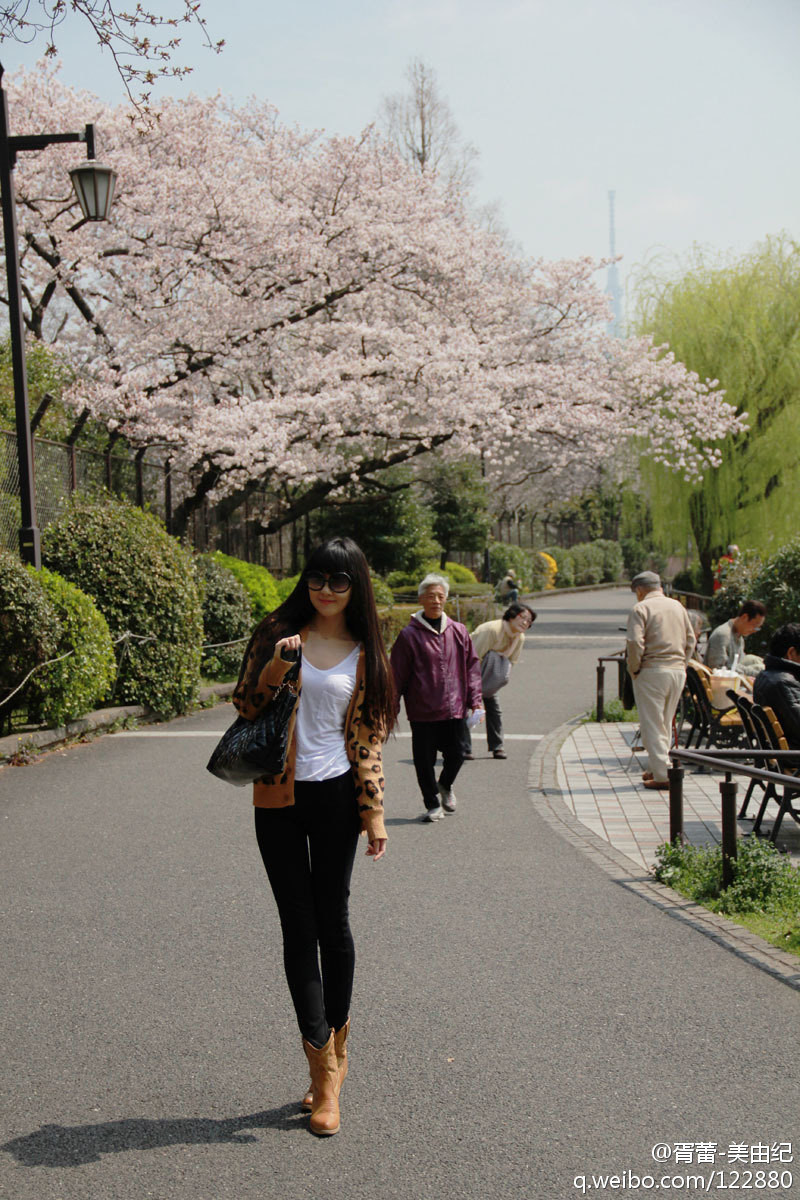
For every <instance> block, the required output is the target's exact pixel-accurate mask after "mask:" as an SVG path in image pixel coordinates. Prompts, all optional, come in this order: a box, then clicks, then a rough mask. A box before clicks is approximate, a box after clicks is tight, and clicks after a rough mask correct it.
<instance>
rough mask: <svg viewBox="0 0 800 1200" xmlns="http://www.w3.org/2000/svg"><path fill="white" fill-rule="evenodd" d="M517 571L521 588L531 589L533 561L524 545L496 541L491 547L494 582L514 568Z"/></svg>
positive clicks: (490, 561) (490, 562)
mask: <svg viewBox="0 0 800 1200" xmlns="http://www.w3.org/2000/svg"><path fill="white" fill-rule="evenodd" d="M512 568H513V570H514V571H516V574H517V579H518V580H519V584H520V590H523V589H524V590H526V591H527V590H529V589H530V587H531V582H532V579H533V563H532V561H531V556H530V554H529V553H528V551H527V550H523V548H522V546H511V545H509V544H508V543H507V542H494V543H493V544H492V545H491V546H490V547H489V573H490V575H491V578H492V580H493V582H494V583H497V582H498V581H499V580H501V579H502V578H503V576H504V575H506V574H507V572H508V571H509V570H510V569H512Z"/></svg>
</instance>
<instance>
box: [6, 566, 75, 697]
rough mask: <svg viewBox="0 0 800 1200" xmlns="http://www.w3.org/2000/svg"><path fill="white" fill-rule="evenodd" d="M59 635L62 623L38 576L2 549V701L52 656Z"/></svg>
mask: <svg viewBox="0 0 800 1200" xmlns="http://www.w3.org/2000/svg"><path fill="white" fill-rule="evenodd" d="M60 636H61V622H60V621H59V619H58V615H57V613H56V610H55V607H54V605H53V603H52V601H51V599H50V597H49V595H48V593H47V591H46V590H45V588H44V587H43V586H42V581H41V578H40V577H39V575H38V574H36V573H35V572H30V571H28V569H27V568H26V567H25V566H24V565H23V564H22V562H21V561H20V559H19V558H18V557H17V555H16V554H11V553H10V552H9V551H8V550H0V701H2V699H3V695H4V694H7V693H8V692H10V691H12V690H13V689H14V688H15V687H16V686H17V685H18V684H20V683H21V682H22V680H23V679H24V678H25V676H26V675H27V674H28V672H29V671H30V670H31V669H32V668H33V667H35V666H37V665H38V664H39V663H43V662H46V661H47V659H49V658H52V657H53V655H54V653H55V649H56V646H57V645H58V640H59V637H60ZM20 696H22V693H20Z"/></svg>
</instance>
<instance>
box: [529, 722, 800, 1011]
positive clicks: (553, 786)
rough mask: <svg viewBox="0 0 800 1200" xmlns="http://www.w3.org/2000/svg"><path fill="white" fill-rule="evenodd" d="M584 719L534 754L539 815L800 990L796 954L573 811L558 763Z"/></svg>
mask: <svg viewBox="0 0 800 1200" xmlns="http://www.w3.org/2000/svg"><path fill="white" fill-rule="evenodd" d="M583 720H584V718H583V716H579V717H574V718H573V719H572V720H571V721H567V722H566V724H564V725H560V726H559V727H558V729H554V730H553V732H552V733H550V734H548V735H547V737H545V738H543V739H542V741H541V742H540V743H539V745H538V746H537V748H536V750H535V751H534V752H533V754H532V755H531V759H530V763H529V768H528V792H529V795H530V798H531V801H532V803H533V806H534V808H535V809H536V811H537V812H538V813H539V815H540V816H542V817H543V818H544V819H545V821H547V823H548V825H550V827H551V828H552V829H554V830H555V831H556V832H557V833H558V834H559V835H560V836H561V837H563V838H564V839H565V840H566V841H568V842H569V843H570V844H571V845H572V846H574V847H575V848H576V849H577V850H579V851H580V852H581V853H582V854H584V855H585V856H586V857H587V858H590V859H591V860H592V862H594V863H595V864H596V865H597V866H599V867H600V868H601V870H603V871H605V873H606V874H607V875H609V876H610V877H611V878H612V879H613V880H614V882H615V883H617V884H619V885H620V887H624V888H625V889H626V890H627V891H629V892H632V893H633V894H634V895H637V896H640V897H641V898H642V899H643V900H646V901H647V902H648V903H649V904H653V905H655V907H656V908H659V909H661V911H662V912H664V913H666V914H667V916H670V917H674V918H675V919H676V920H679V921H683V922H684V923H685V924H686V925H690V926H691V927H692V928H693V929H695V930H697V931H698V933H702V934H703V935H704V936H705V937H708V938H711V940H712V941H714V942H716V943H717V945H719V946H724V947H725V949H726V950H730V951H732V952H733V953H734V954H736V955H737V956H738V957H739V958H743V959H744V960H745V961H746V962H749V963H751V964H752V966H754V967H758V969H759V970H761V971H765V972H766V973H767V974H768V975H771V976H772V977H773V978H774V979H778V980H780V982H781V983H785V984H786V985H787V986H788V987H790V988H793V989H794V990H795V991H797V992H800V962H798V959H797V958H796V957H795V956H794V955H791V954H786V953H785V952H784V951H782V950H780V949H778V947H777V946H773V945H771V944H770V943H769V942H767V941H765V940H764V939H763V938H760V937H759V936H758V934H755V933H752V932H751V931H750V930H749V929H746V928H745V927H744V926H742V925H737V924H736V922H735V921H731V920H730V919H729V918H728V917H723V916H720V915H719V914H718V913H713V912H710V911H709V909H707V908H703V906H702V905H701V904H697V903H695V902H694V901H693V900H687V899H685V898H684V897H683V896H681V895H680V894H679V893H678V892H675V891H673V890H672V888H668V887H666V886H665V885H664V884H662V883H657V882H656V881H655V879H653V878H652V876H650V875H647V874H643V873H642V869H641V867H640V866H638V864H637V863H635V862H634V861H633V859H630V858H628V856H627V855H626V854H623V853H622V852H621V851H620V850H617V849H616V848H615V847H614V846H612V845H611V844H610V842H607V841H605V839H604V838H601V837H600V836H599V835H598V834H596V833H594V831H593V830H591V829H588V828H587V827H586V826H585V825H583V824H582V823H581V822H580V821H579V820H578V819H577V817H576V816H575V815H574V814H573V813H572V812H571V811H570V809H569V808H568V806H567V804H566V803H565V801H564V799H563V796H562V792H561V788H560V787H559V786H558V781H557V774H556V764H557V762H558V755H559V751H560V750H561V747H562V746H563V744H564V742H565V741H566V740H567V738H568V737H569V736H570V734H571V733H572V731H573V729H575V728H576V727H577V726H579V725H581V724H583Z"/></svg>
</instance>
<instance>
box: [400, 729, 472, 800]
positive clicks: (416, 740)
mask: <svg viewBox="0 0 800 1200" xmlns="http://www.w3.org/2000/svg"><path fill="white" fill-rule="evenodd" d="M410 725H411V753H412V755H413V757H414V770H415V771H416V772H417V783H418V784H419V790H420V791H421V792H422V799H423V800H424V801H425V807H426V808H436V806H437V805H438V804H440V803H441V799H440V796H439V790H438V787H437V785H436V771H435V767H436V753H437V751H439V750H440V751H441V753H442V773H441V775H440V776H439V783H441V785H442V787H444V788H451V787H452V786H453V781H454V779H455V777H456V775H457V774H458V772H459V771H460V770H461V764H462V763H463V761H464V734H465V732H466V728H467V723H466V721H465V720H464V718H463V717H461V718H455V719H453V720H451V721H411V722H410Z"/></svg>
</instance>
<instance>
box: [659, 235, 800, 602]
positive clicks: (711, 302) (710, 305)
mask: <svg viewBox="0 0 800 1200" xmlns="http://www.w3.org/2000/svg"><path fill="white" fill-rule="evenodd" d="M638 305H639V311H638V316H637V324H638V328H639V331H640V332H642V333H645V332H647V333H649V334H651V335H652V336H653V338H654V340H655V341H656V342H657V343H664V342H668V343H669V345H670V348H671V349H672V350H673V352H674V353H675V355H676V356H677V357H678V358H679V359H680V360H681V361H682V362H684V363H685V364H686V365H687V366H688V367H689V368H690V369H691V370H693V371H696V372H697V374H698V375H699V376H700V378H701V379H706V378H710V379H717V380H719V382H720V384H721V386H722V387H723V388H724V389H725V399H726V400H727V401H728V402H729V403H731V404H733V405H735V407H736V410H737V413H739V414H744V413H747V425H748V429H747V431H746V432H744V433H739V434H736V435H734V436H729V437H728V438H727V439H726V440H725V442H724V443H723V444H722V463H721V465H720V467H719V469H718V470H716V471H709V472H707V473H706V474H705V476H704V477H703V478H702V479H700V480H699V481H695V482H694V483H689V482H687V481H685V480H681V478H680V477H679V476H676V475H675V474H671V473H669V472H667V471H665V470H664V469H663V468H661V467H659V466H656V465H653V464H652V463H648V464H643V466H642V481H643V485H644V488H645V490H646V492H647V494H648V495H649V499H650V503H651V505H652V515H653V528H654V535H655V538H656V540H657V543H658V544H659V546H660V548H661V549H662V550H663V551H664V552H665V553H672V552H675V551H678V552H681V553H682V552H683V550H684V547H685V546H686V542H687V537H688V536H689V534H690V533H691V535H692V536H693V538H694V541H695V544H696V546H697V551H698V555H699V558H700V562H701V565H702V567H703V571H704V573H705V574H706V577H707V579H708V578H710V574H711V570H712V563H713V560H714V559H715V558H716V557H718V556H719V554H720V553H721V552H722V550H723V549H724V547H725V546H726V545H728V544H729V543H730V542H736V543H738V544H739V545H741V546H748V547H752V548H754V549H759V550H761V551H762V552H763V551H767V550H770V549H773V548H775V547H777V546H778V545H780V544H781V543H783V542H785V541H787V540H788V539H789V538H790V537H791V536H793V535H794V534H795V533H796V530H797V512H796V508H797V504H796V502H797V496H798V494H799V493H800V454H798V446H800V245H798V244H797V243H796V242H794V241H792V240H791V239H790V238H789V237H788V236H786V235H784V236H781V237H774V238H768V239H767V240H766V241H765V242H763V243H761V244H759V245H757V246H756V247H755V248H754V249H753V250H752V251H750V252H749V253H748V254H746V255H744V256H742V257H740V258H738V259H736V260H733V261H725V262H723V261H719V260H716V261H715V260H712V259H711V258H710V257H709V256H708V255H707V254H706V253H704V252H701V251H697V252H696V253H695V256H694V259H693V261H692V263H691V264H690V266H689V268H688V269H687V270H685V271H683V272H682V273H681V274H680V275H678V276H676V277H673V278H661V279H656V278H653V277H652V276H651V277H650V278H648V279H640V281H639V285H638Z"/></svg>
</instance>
